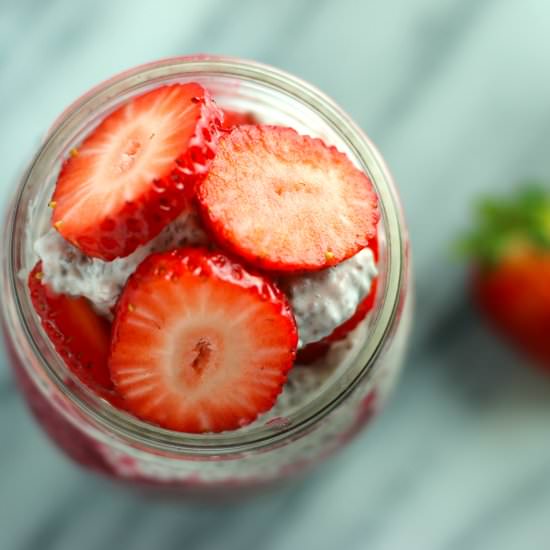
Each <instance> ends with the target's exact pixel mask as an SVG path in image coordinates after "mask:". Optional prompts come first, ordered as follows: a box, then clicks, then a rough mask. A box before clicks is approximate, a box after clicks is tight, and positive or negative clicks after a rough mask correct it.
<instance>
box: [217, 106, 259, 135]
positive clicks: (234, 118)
mask: <svg viewBox="0 0 550 550" xmlns="http://www.w3.org/2000/svg"><path fill="white" fill-rule="evenodd" d="M257 122H258V121H257V120H256V117H255V116H254V115H253V114H252V113H248V112H245V113H242V112H239V111H230V110H228V109H224V110H223V123H222V126H221V127H222V129H224V130H228V131H230V130H232V129H233V128H234V127H235V126H242V125H243V124H257Z"/></svg>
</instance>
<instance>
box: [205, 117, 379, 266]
mask: <svg viewBox="0 0 550 550" xmlns="http://www.w3.org/2000/svg"><path fill="white" fill-rule="evenodd" d="M197 197H198V200H199V204H200V207H201V211H202V214H203V217H204V219H205V221H206V222H207V224H208V225H209V227H210V228H211V231H212V233H213V235H214V237H215V238H216V239H217V240H218V242H219V243H220V245H222V246H226V247H227V248H229V249H230V250H232V251H233V252H234V253H236V254H238V255H240V256H241V257H243V258H245V259H246V260H248V261H249V262H251V263H252V264H255V265H258V266H260V267H262V268H264V269H268V270H275V271H283V272H284V271H286V272H288V271H297V270H304V271H308V270H309V271H311V270H318V269H321V268H323V267H328V266H330V265H334V264H336V263H338V262H341V261H342V260H345V259H346V258H348V257H350V256H352V255H354V254H355V253H357V252H358V251H359V250H360V249H361V248H363V247H364V246H366V245H367V244H368V243H369V240H370V239H372V238H373V237H374V236H375V234H376V224H377V222H378V218H379V212H378V206H377V197H376V194H375V191H374V189H373V186H372V184H371V182H370V180H369V178H368V177H367V176H366V175H365V174H364V173H363V172H361V171H360V170H358V169H357V168H355V166H354V165H353V164H352V163H351V161H350V160H349V159H348V158H347V157H346V155H344V154H343V153H340V152H338V151H337V150H336V149H335V148H334V147H328V146H326V145H325V144H324V143H323V142H322V141H321V140H319V139H313V138H311V137H309V136H301V135H299V134H298V133H297V132H295V131H294V130H292V129H290V128H282V127H278V126H241V127H237V128H235V129H234V130H233V131H231V133H229V134H226V135H224V136H222V137H221V138H220V141H219V144H218V153H217V154H216V158H215V159H214V161H213V162H212V165H211V169H210V171H209V173H208V175H207V176H206V178H205V179H204V180H202V181H201V182H199V184H198V186H197Z"/></svg>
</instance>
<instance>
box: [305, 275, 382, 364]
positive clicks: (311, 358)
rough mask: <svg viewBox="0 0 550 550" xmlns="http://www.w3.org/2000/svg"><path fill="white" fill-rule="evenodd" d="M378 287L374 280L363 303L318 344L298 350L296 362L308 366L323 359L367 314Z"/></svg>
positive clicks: (313, 343)
mask: <svg viewBox="0 0 550 550" xmlns="http://www.w3.org/2000/svg"><path fill="white" fill-rule="evenodd" d="M377 286H378V279H374V281H373V282H372V287H371V289H370V292H369V293H368V294H367V296H365V298H364V299H363V301H362V302H361V303H360V304H359V305H358V306H357V309H356V310H355V313H354V314H353V316H352V317H350V318H349V319H348V320H347V321H346V322H345V323H342V324H341V325H340V326H338V327H336V328H335V329H334V331H333V332H332V333H331V334H329V335H328V336H326V337H325V338H323V339H322V340H319V341H318V342H311V343H310V344H307V345H306V346H304V347H303V348H301V349H299V350H298V353H297V355H296V361H297V362H298V363H300V364H302V365H310V364H311V363H314V362H315V361H317V360H318V359H321V357H324V356H325V355H326V354H327V352H328V350H329V349H330V346H331V344H333V343H334V342H338V341H340V340H343V339H344V338H345V337H346V336H347V335H348V334H349V333H350V332H351V331H352V330H353V329H354V328H356V327H357V325H359V323H360V322H361V321H362V320H363V319H364V318H365V317H366V316H367V315H368V314H369V312H370V311H371V310H372V307H373V305H374V300H375V298H376V289H377Z"/></svg>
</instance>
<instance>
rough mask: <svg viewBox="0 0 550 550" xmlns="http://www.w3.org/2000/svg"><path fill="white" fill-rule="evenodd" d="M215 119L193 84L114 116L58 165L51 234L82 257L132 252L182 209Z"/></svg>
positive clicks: (206, 158) (204, 162) (136, 101)
mask: <svg viewBox="0 0 550 550" xmlns="http://www.w3.org/2000/svg"><path fill="white" fill-rule="evenodd" d="M220 114H221V112H220V110H219V109H218V108H217V107H215V105H214V103H213V102H212V100H211V99H210V97H209V95H208V93H207V92H206V91H205V90H204V89H203V88H202V87H201V86H200V85H198V84H195V83H188V84H173V85H170V86H161V87H159V88H156V89H154V90H152V91H150V92H148V93H145V94H143V95H141V96H138V97H136V98H133V99H131V100H130V101H128V102H127V103H125V104H124V105H123V106H121V107H119V108H118V109H116V110H115V111H114V112H112V113H111V114H110V115H108V116H107V117H106V118H105V119H104V120H103V121H102V122H101V123H100V124H99V126H98V127H97V128H95V129H94V130H93V131H92V132H91V133H90V135H89V136H88V137H87V138H86V139H85V140H84V141H83V143H82V144H81V145H80V147H78V148H77V149H76V150H74V151H73V154H71V155H70V156H69V158H68V159H67V160H66V161H65V163H64V164H63V167H62V169H61V172H60V174H59V178H58V181H57V184H56V188H55V192H54V195H53V198H52V206H53V208H54V211H53V217H52V223H53V225H54V227H56V228H57V229H58V231H59V232H60V233H61V234H62V235H63V237H65V238H66V239H67V240H68V241H70V242H72V243H73V244H74V245H76V246H78V247H79V248H80V249H82V251H83V252H84V253H86V254H87V255H88V256H94V257H99V258H102V259H104V260H112V259H114V258H116V257H120V256H126V255H128V254H130V253H131V252H133V251H134V250H135V249H136V248H137V247H138V246H139V245H140V244H142V243H144V242H147V241H148V240H150V239H151V238H153V237H154V236H155V235H157V234H158V233H159V232H160V230H161V229H162V228H163V227H164V226H165V225H166V224H167V223H169V222H170V221H172V220H173V219H174V218H175V217H176V216H178V215H179V214H180V213H181V212H182V211H184V210H185V208H186V207H188V205H189V200H190V196H192V195H193V187H194V185H195V181H196V179H197V178H200V177H203V175H204V172H205V171H206V168H207V166H208V164H209V162H210V160H211V158H212V157H213V156H214V148H215V143H216V140H217V129H216V125H217V124H218V123H219V118H220Z"/></svg>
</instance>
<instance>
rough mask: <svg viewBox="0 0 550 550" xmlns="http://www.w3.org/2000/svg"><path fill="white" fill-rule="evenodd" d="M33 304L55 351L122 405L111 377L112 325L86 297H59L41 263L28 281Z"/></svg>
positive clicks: (84, 378)
mask: <svg viewBox="0 0 550 550" xmlns="http://www.w3.org/2000/svg"><path fill="white" fill-rule="evenodd" d="M28 285H29V290H30V294H31V300H32V304H33V306H34V309H35V310H36V313H38V316H39V317H40V320H41V321H42V326H43V327H44V330H45V331H46V334H47V335H48V338H49V339H50V340H51V342H52V344H53V345H54V347H55V349H56V351H57V352H58V353H59V355H60V356H61V358H62V359H63V360H64V361H65V364H66V365H67V366H68V367H69V369H70V370H71V371H72V372H73V373H74V374H75V375H76V376H77V377H78V378H79V380H80V381H81V382H82V383H84V384H86V385H87V386H88V387H90V388H91V389H92V390H94V391H95V392H97V393H99V394H100V395H101V396H102V397H104V398H106V399H108V400H110V401H112V402H113V403H114V404H117V405H118V404H119V403H118V402H117V400H116V395H115V392H114V387H113V383H112V381H111V377H110V374H109V368H108V357H109V347H110V344H111V326H110V323H109V322H108V321H106V320H105V319H104V318H103V317H99V316H98V315H97V314H96V313H95V311H94V310H93V308H92V306H91V305H90V302H89V301H88V300H86V298H75V297H72V296H66V295H65V294H57V293H56V292H54V291H53V290H52V289H51V288H49V287H48V286H47V285H46V284H44V283H43V281H42V262H38V263H37V264H36V265H35V266H34V268H33V270H32V271H31V273H30V275H29V279H28Z"/></svg>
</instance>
